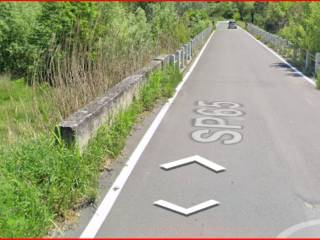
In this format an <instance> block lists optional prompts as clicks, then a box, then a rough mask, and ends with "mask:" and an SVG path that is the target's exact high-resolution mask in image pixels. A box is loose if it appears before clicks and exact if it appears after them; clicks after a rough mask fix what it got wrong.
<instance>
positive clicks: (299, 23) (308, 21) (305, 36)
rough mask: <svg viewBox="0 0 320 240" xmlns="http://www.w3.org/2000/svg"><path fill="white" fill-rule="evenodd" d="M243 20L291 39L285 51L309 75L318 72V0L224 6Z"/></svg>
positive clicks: (319, 40) (319, 9)
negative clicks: (315, 60)
mask: <svg viewBox="0 0 320 240" xmlns="http://www.w3.org/2000/svg"><path fill="white" fill-rule="evenodd" d="M223 6H224V8H223V9H222V11H221V12H222V13H226V12H229V13H230V12H231V13H232V17H233V18H236V19H238V20H240V21H245V22H249V23H253V24H255V25H257V26H259V27H261V28H263V29H264V30H266V31H267V32H271V33H273V34H278V35H280V36H281V37H283V38H285V39H287V40H289V42H290V43H291V44H292V47H291V49H286V50H285V51H286V52H284V53H283V54H284V55H285V57H287V58H288V60H289V61H290V62H292V63H293V64H294V65H295V66H296V67H298V68H299V69H300V70H301V71H303V72H304V73H305V74H307V75H312V76H314V75H315V70H314V55H315V53H316V52H320V27H319V21H320V4H319V3H318V2H237V3H234V4H232V5H229V6H227V5H225V4H224V5H223Z"/></svg>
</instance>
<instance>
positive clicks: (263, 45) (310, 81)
mask: <svg viewBox="0 0 320 240" xmlns="http://www.w3.org/2000/svg"><path fill="white" fill-rule="evenodd" d="M238 28H239V29H241V30H242V31H244V32H245V33H246V34H248V35H249V36H250V37H251V38H253V39H254V40H255V41H256V42H258V43H259V44H260V45H261V46H262V47H264V48H265V49H267V50H268V51H269V52H271V53H272V54H273V55H274V56H276V57H277V58H279V59H280V60H281V61H282V62H284V63H285V64H286V65H288V67H290V68H291V69H292V70H293V71H294V72H295V73H297V74H299V75H300V76H301V77H303V78H304V79H305V80H306V81H308V82H309V83H311V84H312V85H313V86H316V83H315V81H313V80H312V79H311V78H309V77H307V76H306V75H304V74H303V73H302V72H300V71H299V70H298V69H297V68H295V67H294V66H292V65H291V64H290V63H288V62H287V61H286V60H285V59H284V58H283V57H282V56H280V55H279V54H278V53H276V52H275V51H274V50H272V49H271V48H269V47H268V46H267V45H265V44H264V43H263V42H261V41H259V40H258V39H256V38H255V37H254V36H253V35H252V34H251V33H249V32H248V31H246V30H244V29H242V28H241V27H239V26H238Z"/></svg>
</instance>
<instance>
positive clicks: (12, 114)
mask: <svg viewBox="0 0 320 240" xmlns="http://www.w3.org/2000/svg"><path fill="white" fill-rule="evenodd" d="M45 92H46V90H45V88H33V87H30V86H28V85H26V84H25V82H24V79H17V80H14V81H13V80H10V77H9V76H5V75H4V76H0V112H1V114H0V145H1V143H7V144H12V143H14V142H15V141H17V139H18V138H27V137H31V136H36V135H38V134H39V133H40V132H41V131H48V130H49V129H51V128H52V127H53V126H54V125H55V124H56V122H57V121H59V120H60V116H59V111H58V109H57V108H56V107H55V106H54V105H53V104H52V103H50V102H48V101H46V96H45V94H44V93H45Z"/></svg>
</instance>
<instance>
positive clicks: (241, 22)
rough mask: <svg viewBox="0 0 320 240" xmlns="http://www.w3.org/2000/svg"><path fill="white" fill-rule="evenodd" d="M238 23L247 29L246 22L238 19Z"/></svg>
mask: <svg viewBox="0 0 320 240" xmlns="http://www.w3.org/2000/svg"><path fill="white" fill-rule="evenodd" d="M237 25H238V26H240V27H241V28H242V29H246V23H245V22H243V21H240V20H237Z"/></svg>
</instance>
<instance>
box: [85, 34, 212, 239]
mask: <svg viewBox="0 0 320 240" xmlns="http://www.w3.org/2000/svg"><path fill="white" fill-rule="evenodd" d="M214 33H215V32H213V33H212V34H211V35H210V37H209V38H208V40H207V42H206V43H205V44H204V46H203V47H202V49H201V51H200V52H199V54H198V56H197V57H196V59H195V60H194V62H193V63H192V65H191V67H190V69H189V70H188V71H187V73H186V74H185V76H184V77H183V80H182V81H181V83H180V84H179V85H178V86H177V88H176V91H175V94H174V95H173V97H172V98H170V99H169V100H168V101H167V103H166V104H165V105H164V106H163V107H162V108H161V110H160V112H159V113H158V115H157V116H156V118H155V119H154V120H153V122H152V124H151V126H150V127H149V129H148V130H147V132H146V133H145V134H144V136H143V138H142V139H141V141H140V142H139V144H138V146H137V147H136V149H135V150H134V152H133V153H132V155H131V156H130V158H129V160H128V161H127V163H126V165H125V166H124V167H123V169H122V170H121V172H120V174H119V175H118V177H117V178H116V180H115V181H114V183H113V184H112V186H111V188H110V190H109V191H108V193H107V194H106V195H105V197H104V199H103V200H102V202H101V204H100V206H99V207H98V209H97V210H96V212H95V213H94V215H93V216H92V218H91V220H90V222H89V224H88V225H87V226H86V228H85V229H84V231H83V232H82V234H81V236H80V238H94V237H95V236H96V234H97V233H98V231H99V229H100V227H101V226H102V224H103V222H104V221H105V219H106V218H107V216H108V214H109V212H110V210H111V208H112V206H113V204H114V203H115V201H116V200H117V198H118V196H119V194H120V192H121V190H122V188H123V187H124V185H125V183H126V181H127V179H128V178H129V176H130V174H131V172H132V170H133V169H134V167H135V165H136V164H137V162H138V160H139V159H140V156H141V155H142V153H143V151H144V149H145V148H146V146H147V145H148V143H149V141H150V140H151V138H152V136H153V134H154V133H155V131H156V130H157V128H158V126H159V125H160V123H161V121H162V119H163V117H164V116H165V114H166V113H167V111H168V109H169V108H170V106H171V105H172V103H173V101H174V100H175V98H176V97H177V95H178V93H179V92H180V90H181V88H182V86H183V85H184V84H185V82H186V81H187V80H188V78H189V76H190V74H191V73H192V71H193V69H194V68H195V66H196V65H197V63H198V61H199V59H200V57H201V55H202V54H203V52H204V50H205V49H206V47H207V45H208V43H209V42H210V40H211V38H212V36H213V34H214ZM115 189H116V190H115Z"/></svg>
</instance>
